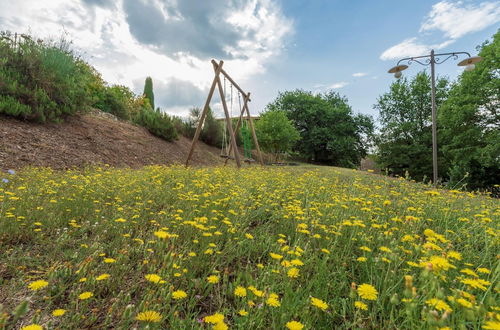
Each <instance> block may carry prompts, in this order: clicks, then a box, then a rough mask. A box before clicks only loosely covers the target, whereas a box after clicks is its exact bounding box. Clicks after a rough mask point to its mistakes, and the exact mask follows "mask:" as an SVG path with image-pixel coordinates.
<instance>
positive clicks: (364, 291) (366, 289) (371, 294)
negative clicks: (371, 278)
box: [358, 284, 378, 300]
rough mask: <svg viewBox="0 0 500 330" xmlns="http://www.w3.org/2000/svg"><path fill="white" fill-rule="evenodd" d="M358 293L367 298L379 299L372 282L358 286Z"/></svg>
mask: <svg viewBox="0 0 500 330" xmlns="http://www.w3.org/2000/svg"><path fill="white" fill-rule="evenodd" d="M358 295H359V296H360V297H361V298H363V299H366V300H376V299H377V295H378V292H377V289H375V287H373V286H372V285H370V284H361V285H360V286H359V287H358Z"/></svg>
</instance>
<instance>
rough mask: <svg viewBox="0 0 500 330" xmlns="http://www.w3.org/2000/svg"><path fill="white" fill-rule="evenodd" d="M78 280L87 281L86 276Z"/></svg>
mask: <svg viewBox="0 0 500 330" xmlns="http://www.w3.org/2000/svg"><path fill="white" fill-rule="evenodd" d="M78 282H80V283H83V282H87V278H86V277H82V278H81V279H80V280H79V281H78Z"/></svg>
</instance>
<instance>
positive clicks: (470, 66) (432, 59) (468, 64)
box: [388, 50, 483, 185]
mask: <svg viewBox="0 0 500 330" xmlns="http://www.w3.org/2000/svg"><path fill="white" fill-rule="evenodd" d="M459 55H467V56H468V57H467V58H466V59H465V60H462V61H460V62H459V63H458V66H465V70H466V71H472V70H474V67H475V64H476V63H478V62H480V61H481V60H482V59H483V58H482V57H480V56H473V57H471V56H470V54H469V53H467V52H453V53H442V54H435V53H434V50H431V53H430V55H423V56H415V57H406V58H402V59H400V60H399V61H398V63H397V64H396V66H395V67H392V68H391V69H390V70H389V71H388V73H394V77H396V78H401V75H402V74H401V72H402V71H403V70H406V69H408V65H411V64H412V63H413V62H416V63H418V64H420V65H423V66H428V65H430V66H431V102H432V178H433V182H434V185H437V181H438V163H437V123H436V122H437V119H436V117H437V115H436V77H435V66H436V64H442V63H444V62H446V61H447V60H448V59H450V58H453V59H454V60H457V59H458V56H459ZM444 56H446V57H445V58H444V59H441V58H443V57H444ZM440 57H441V58H440ZM424 59H425V60H424ZM405 62H406V64H402V63H405Z"/></svg>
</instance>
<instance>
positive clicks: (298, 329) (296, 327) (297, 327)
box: [286, 321, 304, 330]
mask: <svg viewBox="0 0 500 330" xmlns="http://www.w3.org/2000/svg"><path fill="white" fill-rule="evenodd" d="M286 327H287V328H288V329H289V330H302V329H304V325H303V324H302V323H300V322H298V321H290V322H287V323H286Z"/></svg>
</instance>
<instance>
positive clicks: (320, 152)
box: [267, 90, 373, 167]
mask: <svg viewBox="0 0 500 330" xmlns="http://www.w3.org/2000/svg"><path fill="white" fill-rule="evenodd" d="M267 110H271V111H275V110H280V111H284V112H285V113H286V115H287V117H288V118H289V119H290V120H291V121H292V122H293V124H294V126H295V128H296V129H297V130H298V132H299V134H300V136H301V139H300V140H299V141H298V142H297V144H296V145H295V147H294V149H295V150H296V151H297V152H298V153H299V154H300V155H301V156H302V157H303V158H305V159H306V160H308V161H315V162H319V163H324V164H329V165H335V166H343V167H355V166H357V165H359V163H360V161H361V159H362V158H363V157H364V156H365V155H366V153H367V148H368V144H367V139H366V136H365V135H366V134H371V132H372V130H373V122H372V120H371V118H370V117H367V116H364V115H354V114H353V112H352V109H351V107H350V106H349V105H348V103H347V99H346V98H345V97H342V96H340V95H339V94H338V93H335V92H327V93H324V94H317V95H315V94H313V93H311V92H306V91H302V90H295V91H288V92H284V93H280V94H279V95H278V97H277V98H276V100H274V102H272V103H271V104H269V105H268V106H267Z"/></svg>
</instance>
